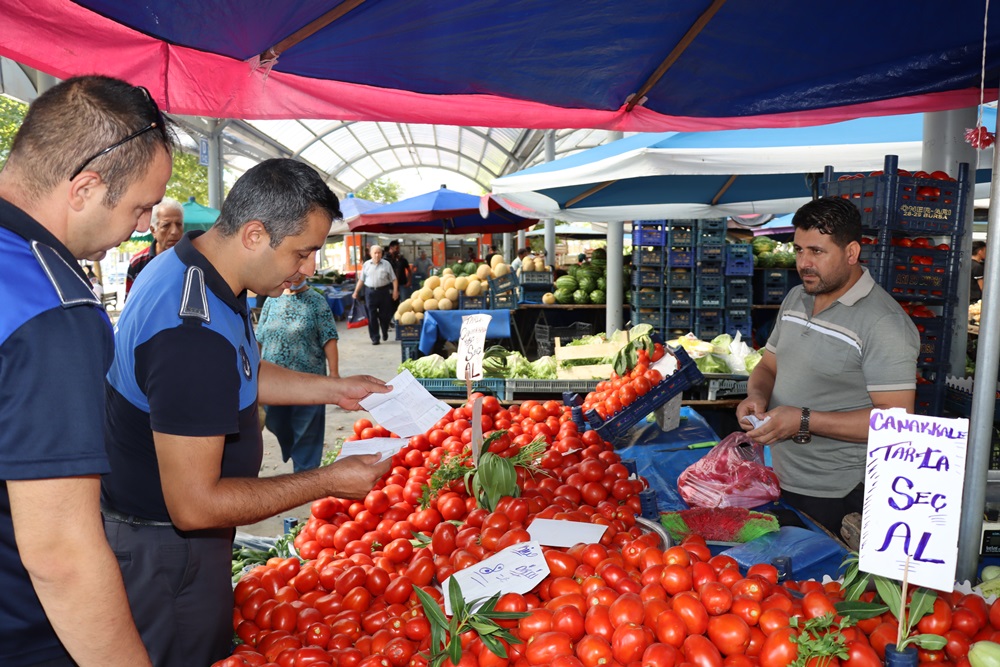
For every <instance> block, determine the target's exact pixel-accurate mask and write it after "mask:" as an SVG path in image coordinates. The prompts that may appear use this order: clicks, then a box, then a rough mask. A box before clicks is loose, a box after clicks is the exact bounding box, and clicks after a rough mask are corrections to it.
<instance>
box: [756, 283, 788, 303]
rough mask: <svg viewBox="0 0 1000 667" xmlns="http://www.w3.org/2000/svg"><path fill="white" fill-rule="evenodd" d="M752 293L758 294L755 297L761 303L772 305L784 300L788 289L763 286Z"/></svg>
mask: <svg viewBox="0 0 1000 667" xmlns="http://www.w3.org/2000/svg"><path fill="white" fill-rule="evenodd" d="M754 293H755V294H757V295H758V296H757V297H756V298H757V299H758V300H759V301H760V303H761V305H764V306H773V305H775V304H780V303H781V302H782V301H784V300H785V295H786V294H788V290H787V289H785V288H783V287H765V288H764V289H762V290H754Z"/></svg>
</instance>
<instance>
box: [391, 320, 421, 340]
mask: <svg viewBox="0 0 1000 667" xmlns="http://www.w3.org/2000/svg"><path fill="white" fill-rule="evenodd" d="M422 326H423V324H422V323H421V324H400V323H399V322H396V340H406V341H412V340H420V328H421V327H422Z"/></svg>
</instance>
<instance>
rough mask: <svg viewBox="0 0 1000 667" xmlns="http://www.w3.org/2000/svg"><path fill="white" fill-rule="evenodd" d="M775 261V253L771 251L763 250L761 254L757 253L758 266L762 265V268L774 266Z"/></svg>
mask: <svg viewBox="0 0 1000 667" xmlns="http://www.w3.org/2000/svg"><path fill="white" fill-rule="evenodd" d="M775 262H776V259H775V257H774V253H771V252H762V253H760V254H759V255H757V266H760V267H762V268H765V269H770V268H773V267H774V265H775Z"/></svg>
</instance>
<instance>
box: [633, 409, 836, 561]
mask: <svg viewBox="0 0 1000 667" xmlns="http://www.w3.org/2000/svg"><path fill="white" fill-rule="evenodd" d="M629 436H630V437H629V440H628V441H627V442H625V443H615V445H616V446H615V450H616V451H617V453H618V454H619V455H620V456H621V457H622V459H632V460H634V461H635V462H636V469H637V470H638V472H639V474H640V475H642V476H644V477H645V478H646V479H647V480H648V481H649V484H650V487H651V488H653V489H655V490H656V500H657V507H658V509H659V511H661V512H671V511H680V510H685V509H689V507H688V505H687V503H685V502H684V500H683V499H682V498H681V496H680V493H679V492H678V490H677V478H678V477H679V476H680V474H681V473H682V472H684V470H685V469H686V468H687V467H688V466H690V465H691V464H692V463H694V462H695V461H697V460H698V459H700V458H701V457H702V456H704V455H705V454H707V453H708V452H709V451H711V450H710V449H707V448H701V449H686V447H687V446H688V445H692V444H697V443H703V442H706V441H716V442H717V441H718V440H719V437H718V435H717V434H716V433H715V431H713V430H712V428H711V427H710V426H709V425H708V422H706V421H705V419H704V418H703V417H702V416H701V415H700V414H698V412H696V411H695V410H693V409H691V408H690V407H687V406H684V407H682V408H681V423H680V425H679V426H678V427H677V428H676V429H673V430H671V431H666V432H664V431H661V430H660V429H659V427H658V426H657V425H656V424H641V425H638V426H636V427H635V428H633V429H632V430H631V431H630V432H629ZM665 448H670V449H676V448H679V449H677V450H676V451H670V452H663V451H660V450H662V449H665ZM754 509H756V510H757V511H762V512H775V513H777V514H779V515H784V516H790V514H789V513H794V515H795V516H796V517H798V519H799V521H801V523H802V525H804V526H806V528H801V527H796V526H783V527H782V528H781V529H780V531H778V532H777V533H771V534H768V535H765V536H763V537H760V538H758V539H756V540H754V541H753V542H748V543H746V544H742V545H738V546H735V547H732V548H729V549H727V550H725V551H724V552H723V553H726V554H727V555H730V556H732V557H733V558H735V559H736V560H737V561H739V563H740V565H742V566H743V567H749V566H750V565H752V564H753V563H761V562H764V563H766V562H769V561H770V560H771V558H773V557H774V556H791V558H792V567H793V568H794V578H795V579H810V578H815V579H821V578H822V577H823V575H829V576H831V577H833V578H836V577H837V576H838V569H839V568H840V563H841V562H842V561H843V559H844V557H845V556H846V555H847V550H846V549H845V548H844V546H843V544H842V543H841V542H839V541H838V540H836V539H834V538H833V537H831V536H830V534H829V533H828V532H826V531H825V530H824V529H823V528H822V527H821V526H819V525H817V524H816V523H815V522H814V521H812V520H811V519H810V518H809V517H808V516H806V515H803V514H802V513H800V512H797V511H795V510H794V509H793V508H792V507H790V506H789V505H787V504H785V503H784V502H782V501H781V500H778V501H777V502H774V503H769V504H767V505H764V506H761V507H757V508H754Z"/></svg>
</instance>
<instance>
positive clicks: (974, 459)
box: [953, 119, 1000, 581]
mask: <svg viewBox="0 0 1000 667" xmlns="http://www.w3.org/2000/svg"><path fill="white" fill-rule="evenodd" d="M974 121H975V119H973V123H972V124H970V125H969V127H974ZM998 122H1000V119H998ZM994 129H997V128H994ZM970 166H972V167H973V169H972V170H971V173H972V186H971V187H972V188H973V189H974V188H975V173H976V172H975V167H976V163H975V161H973V162H972V163H971V165H970ZM998 188H1000V151H997V150H994V151H993V179H992V182H991V184H990V212H989V224H988V226H987V228H986V229H987V236H986V270H985V273H984V275H983V311H982V313H981V315H980V320H979V332H980V336H979V344H978V345H977V351H976V383H975V387H974V388H973V392H972V414H971V416H970V417H969V448H968V454H967V455H966V458H965V487H964V491H963V494H962V521H961V524H960V525H959V532H958V567H957V569H956V573H955V575H956V580H958V581H964V580H966V579H968V580H969V581H975V576H976V572H977V570H978V566H979V547H980V544H981V542H982V537H983V508H984V506H985V504H986V483H987V475H988V474H989V469H990V443H991V441H992V436H993V417H994V415H993V408H994V403H995V401H996V386H997V366H998V364H1000V310H997V309H996V308H994V304H993V299H995V298H996V297H995V296H994V295H995V294H996V290H997V289H998V288H1000V262H997V259H998V258H1000V227H998V226H997V225H998V223H997V217H998V215H1000V197H998V193H1000V189H998ZM969 199H970V206H969V208H970V209H971V208H972V206H971V200H972V193H969ZM969 236H970V237H971V236H972V226H971V225H970V226H969ZM963 272H964V273H966V274H968V270H967V269H963ZM967 295H968V290H966V292H965V294H964V295H959V299H960V303H961V302H962V301H968V296H967ZM958 312H959V315H961V317H957V318H956V319H959V320H962V325H963V327H964V326H965V321H966V318H965V313H966V311H965V310H962V309H959V311H958ZM963 337H964V336H963ZM963 364H964V360H963ZM962 367H964V366H962ZM962 367H960V368H962ZM953 372H956V374H957V371H956V370H955V369H953Z"/></svg>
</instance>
